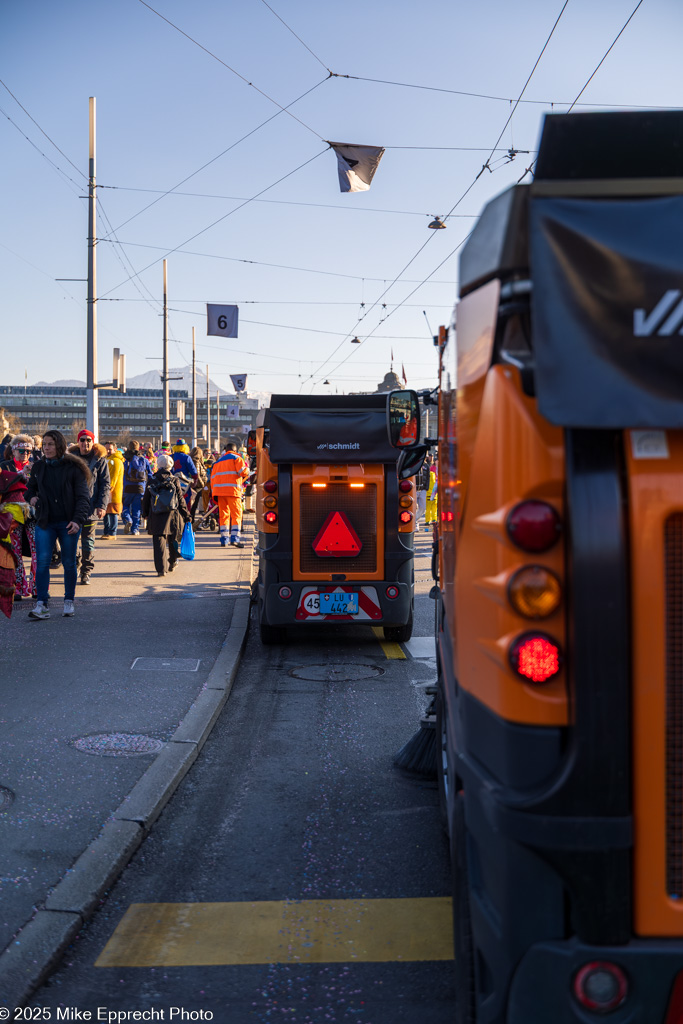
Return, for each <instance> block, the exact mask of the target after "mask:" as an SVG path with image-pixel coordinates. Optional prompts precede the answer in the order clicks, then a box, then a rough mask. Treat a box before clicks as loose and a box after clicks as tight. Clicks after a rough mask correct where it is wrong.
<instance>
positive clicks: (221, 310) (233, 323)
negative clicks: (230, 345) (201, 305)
mask: <svg viewBox="0 0 683 1024" xmlns="http://www.w3.org/2000/svg"><path fill="white" fill-rule="evenodd" d="M238 315H239V307H238V306H214V305H209V304H208V303H207V306H206V333H207V334H215V335H218V337H220V338H236V337H237V321H238Z"/></svg>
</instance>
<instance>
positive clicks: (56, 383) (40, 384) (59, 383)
mask: <svg viewBox="0 0 683 1024" xmlns="http://www.w3.org/2000/svg"><path fill="white" fill-rule="evenodd" d="M32 386H33V387H36V388H44V387H51V388H84V387H85V381H84V380H52V381H49V380H38V381H36V383H35V384H34V385H32Z"/></svg>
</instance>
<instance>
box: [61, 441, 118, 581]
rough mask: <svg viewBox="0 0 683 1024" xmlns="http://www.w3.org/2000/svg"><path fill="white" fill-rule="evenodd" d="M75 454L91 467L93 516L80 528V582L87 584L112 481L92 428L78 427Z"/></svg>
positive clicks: (104, 456) (101, 449)
mask: <svg viewBox="0 0 683 1024" xmlns="http://www.w3.org/2000/svg"><path fill="white" fill-rule="evenodd" d="M69 451H70V452H71V454H72V455H78V456H79V457H80V458H81V459H83V461H84V462H85V464H86V466H87V467H88V469H89V470H90V474H91V481H90V515H89V516H88V519H87V521H86V522H85V523H84V524H83V529H82V530H81V554H80V558H79V559H77V561H80V564H81V583H82V584H83V585H84V586H87V585H88V584H89V583H90V576H91V574H92V571H93V569H94V568H95V530H96V528H97V524H98V522H99V521H100V519H104V517H105V515H106V514H107V506H108V504H109V496H110V493H111V484H110V481H109V466H108V465H107V451H106V448H103V447H102V445H101V444H97V443H96V441H95V435H94V434H93V433H92V431H91V430H85V429H83V430H79V432H78V442H77V445H76V447H75V448H74V447H72V448H70V449H69Z"/></svg>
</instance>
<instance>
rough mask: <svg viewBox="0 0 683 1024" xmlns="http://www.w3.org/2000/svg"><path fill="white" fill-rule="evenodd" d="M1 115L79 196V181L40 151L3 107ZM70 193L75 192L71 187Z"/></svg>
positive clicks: (80, 187)
mask: <svg viewBox="0 0 683 1024" xmlns="http://www.w3.org/2000/svg"><path fill="white" fill-rule="evenodd" d="M22 109H23V108H22ZM0 114H2V115H3V116H4V117H6V118H7V120H8V121H9V123H10V124H11V125H12V127H13V128H16V130H17V131H18V132H19V134H20V135H21V136H22V138H24V139H26V141H27V142H28V144H29V146H33V148H34V149H35V151H36V153H39V154H40V156H42V157H43V159H44V160H47V162H48V163H49V164H50V166H51V167H52V168H53V169H54V170H55V171H56V172H57V174H59V175H60V176H61V177H62V179H63V180H64V179H65V180H64V184H66V182H67V181H70V182H71V184H72V185H75V186H76V193H75V194H76V195H78V194H79V193H80V192H81V191H82V188H83V186H82V185H80V184H79V183H78V182H77V181H74V179H73V178H72V177H71V176H70V175H69V174H67V172H66V171H64V170H62V168H61V167H60V166H59V165H58V164H56V163H55V162H54V160H52V159H51V158H50V157H49V156H48V155H47V153H43V151H42V149H39V148H38V146H36V144H35V142H33V140H32V139H30V138H29V137H28V135H27V134H26V133H25V132H24V131H23V130H22V129H21V128H20V127H19V125H18V124H17V123H16V121H14V120H12V118H11V117H10V115H9V114H8V113H7V112H6V111H5V110H3V108H2V107H0ZM67 187H69V186H67ZM69 191H71V192H73V191H74V190H73V189H72V188H70V187H69Z"/></svg>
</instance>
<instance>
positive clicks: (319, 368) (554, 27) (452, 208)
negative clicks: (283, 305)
mask: <svg viewBox="0 0 683 1024" xmlns="http://www.w3.org/2000/svg"><path fill="white" fill-rule="evenodd" d="M568 3H569V0H564V4H563V5H562V9H561V11H560V13H559V14H558V16H557V18H556V20H555V23H554V25H553V27H552V28H551V30H550V33H549V35H548V38H547V39H546V41H545V43H544V44H543V47H542V49H541V52H540V53H539V55H538V57H537V59H536V61H535V63H534V66H533V68H532V69H531V72H530V74H529V76H528V78H527V80H526V82H525V83H524V85H523V87H522V91H521V92H520V94H519V97H518V99H517V103H516V104H515V106H514V108H513V110H512V111H511V113H510V114H509V116H508V118H507V120H506V122H505V124H504V126H503V129H502V131H501V132H500V135H499V136H498V138H497V139H496V141H495V144H494V146H493V148H492V150H491V153H490V154H489V157H488V159H487V160H486V161H485V163H484V164H483V166H482V168H481V170H480V171H479V173H478V174H477V176H476V177H475V178H474V181H472V182H471V183H470V185H469V186H468V187H467V188H466V189H465V191H464V192H463V194H462V195H461V196H460V198H459V199H458V200H457V201H456V202H455V203H454V205H453V206H452V207H451V209H450V210H449V211H448V213H447V214H446V216H447V217H448V216H450V215H451V214H452V213H453V211H454V210H455V209H456V208H457V207H458V206H459V205H460V203H461V202H462V201H463V199H464V198H465V196H467V195H468V193H469V192H470V191H471V190H472V189H473V188H474V186H475V185H476V183H477V181H478V180H479V178H480V177H481V176H482V174H483V173H484V171H485V170H487V169H488V170H491V168H490V166H489V163H490V160H491V157H492V156H493V154H494V153H495V151H496V147H497V146H498V143H499V142H500V140H501V138H502V137H503V134H504V132H505V130H506V128H507V126H508V125H509V124H510V121H511V120H512V117H513V115H514V113H515V110H516V109H517V107H518V106H519V102H520V100H521V99H522V97H523V96H524V93H525V91H526V88H527V86H528V84H529V82H530V81H531V79H532V77H533V74H534V72H535V70H536V68H537V67H538V65H539V62H540V60H541V58H542V56H543V54H544V53H545V51H546V49H547V47H548V44H549V43H550V40H551V39H552V37H553V34H554V32H555V29H556V28H557V26H558V24H559V21H560V18H561V17H562V15H563V14H564V12H565V9H566V7H567V4H568ZM640 3H642V0H640ZM432 238H434V235H431V236H430V237H429V238H427V240H426V241H425V242H424V243H423V244H422V245H421V246H420V248H419V249H418V250H417V252H416V253H415V255H414V256H413V257H412V258H411V259H410V260H409V261H408V263H407V264H406V266H405V267H404V268H403V270H402V271H401V272H400V273H399V274H398V276H397V277H396V278H394V280H393V281H392V283H391V284H390V285H389V286H388V288H385V289H384V291H383V292H382V294H381V295H380V296H379V298H378V299H376V300H375V302H374V303H373V304H372V306H371V307H370V309H369V310H368V311H367V312H366V313H364V314H363V316H362V317H359V318H358V320H357V321H356V324H355V325H354V328H353V329H352V331H351V332H350V333H349V334H348V335H347V338H348V337H351V336H352V335H353V334H355V333H356V328H357V327H358V326H359V324H360V323H361V322H362V320H364V319H365V317H366V316H367V315H368V314H369V313H370V312H372V310H373V309H374V308H375V307H376V306H377V304H378V303H379V302H380V301H381V300H382V299H383V298H384V296H385V295H386V294H387V292H388V291H390V290H391V289H392V288H393V287H394V285H395V284H396V283H397V281H399V280H400V278H401V277H402V276H403V274H404V273H405V271H406V270H407V268H408V267H409V266H410V265H411V263H413V262H414V261H415V260H416V259H417V257H418V256H419V255H420V253H421V252H422V251H423V249H425V248H426V246H427V245H429V243H430V242H431V240H432ZM461 244H462V243H461ZM455 251H457V248H456V249H455V250H454V252H455ZM444 262H445V261H444ZM439 266H442V264H439ZM418 287H419V286H418ZM414 291H417V289H415V290H414ZM414 291H413V292H412V293H411V295H412V294H414ZM396 308H400V307H396ZM395 312H396V309H394V310H393V311H392V314H393V313H395ZM392 314H388V315H392ZM386 319H387V317H383V318H382V319H381V320H380V321H379V323H378V324H377V325H376V327H375V328H373V330H372V331H371V332H370V334H368V335H366V338H367V337H370V336H371V335H372V334H374V332H375V331H376V330H377V328H378V327H379V325H380V324H381V323H383V322H384V320H386ZM341 345H343V342H341V343H340V344H339V345H338V346H337V348H336V349H335V350H334V352H333V353H332V354H331V355H330V356H329V357H328V358H327V359H326V360H325V361H324V362H323V363H321V365H320V366H319V367H318V370H317V371H316V373H315V374H311V376H310V377H309V378H308V380H311V379H312V377H313V376H316V375H317V374H318V373H320V371H321V370H322V368H323V367H324V366H326V365H327V363H328V362H329V361H330V359H332V358H333V357H334V354H335V353H336V352H338V351H339V349H340V348H341ZM353 351H355V350H353ZM353 351H352V352H350V353H349V355H348V356H346V358H345V359H343V360H342V362H346V360H347V359H350V358H351V355H352V354H353ZM339 365H341V364H339Z"/></svg>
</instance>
